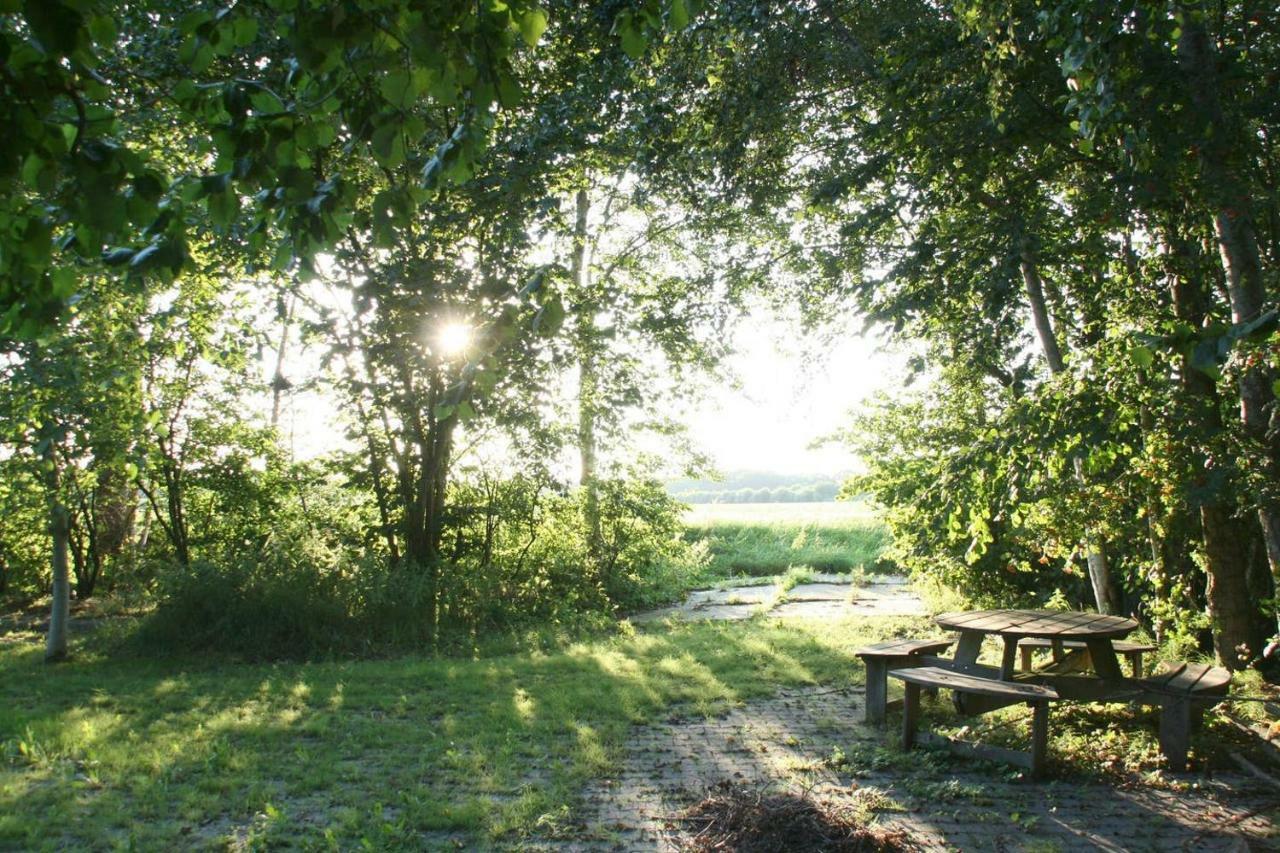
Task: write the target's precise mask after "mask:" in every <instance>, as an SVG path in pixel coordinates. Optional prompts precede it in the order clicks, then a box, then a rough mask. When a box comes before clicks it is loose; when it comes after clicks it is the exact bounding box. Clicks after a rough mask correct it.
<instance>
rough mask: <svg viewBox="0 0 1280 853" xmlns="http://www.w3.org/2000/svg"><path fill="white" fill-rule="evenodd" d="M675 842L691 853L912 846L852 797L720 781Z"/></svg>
mask: <svg viewBox="0 0 1280 853" xmlns="http://www.w3.org/2000/svg"><path fill="white" fill-rule="evenodd" d="M679 822H680V823H681V824H683V826H684V827H685V834H684V835H683V836H682V837H681V838H680V839H679V840H678V841H677V844H678V846H679V848H680V849H681V850H685V851H689V853H715V851H722V850H734V851H737V853H774V851H778V850H824V851H829V852H830V853H876V851H883V853H896V851H905V850H914V849H916V847H915V846H914V845H912V844H911V843H910V842H909V841H908V839H907V837H906V834H905V833H903V832H902V831H901V830H898V831H896V832H895V831H889V830H885V829H881V828H879V827H872V826H871V814H870V813H869V812H867V811H866V810H865V809H863V808H860V807H859V804H858V801H857V800H856V799H854V798H851V797H842V798H836V797H830V796H823V795H821V794H814V793H813V792H811V791H810V792H802V793H794V792H790V791H763V790H758V789H753V788H748V787H744V786H742V785H735V784H733V783H732V782H722V783H720V784H718V785H716V786H715V787H713V788H712V789H711V790H709V791H708V792H707V795H706V796H705V797H704V798H703V799H702V800H701V801H699V802H698V803H697V804H695V805H694V806H692V807H691V808H689V809H686V810H685V812H684V813H683V814H682V815H681V816H680V818H679Z"/></svg>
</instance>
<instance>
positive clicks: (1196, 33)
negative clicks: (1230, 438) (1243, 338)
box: [1177, 3, 1280, 582]
mask: <svg viewBox="0 0 1280 853" xmlns="http://www.w3.org/2000/svg"><path fill="white" fill-rule="evenodd" d="M1177 8H1178V10H1179V11H1180V12H1181V13H1182V17H1183V22H1182V25H1181V26H1182V35H1181V37H1180V38H1179V39H1178V64H1179V66H1180V67H1181V69H1182V72H1183V75H1184V77H1185V79H1186V84H1187V89H1188V91H1189V94H1190V96H1191V102H1192V104H1194V106H1195V108H1196V110H1195V111H1196V117H1197V118H1198V120H1199V121H1200V122H1202V126H1203V128H1204V133H1203V135H1202V139H1201V140H1200V144H1199V155H1200V158H1199V159H1200V179H1201V184H1202V190H1203V193H1204V196H1205V198H1206V199H1207V200H1208V202H1209V204H1210V205H1211V211H1212V217H1213V229H1214V234H1215V236H1216V237H1217V240H1218V250H1219V254H1220V255H1221V259H1222V268H1223V272H1224V273H1225V274H1226V281H1227V298H1228V300H1229V301H1230V303H1231V317H1232V320H1233V321H1234V322H1236V323H1245V322H1249V321H1250V320H1254V319H1256V318H1257V317H1258V316H1259V315H1260V314H1261V313H1262V311H1263V308H1264V306H1265V303H1266V298H1267V292H1266V285H1265V283H1264V280H1263V270H1262V258H1261V255H1260V253H1259V250H1258V236H1257V227H1256V224H1255V222H1254V213H1253V201H1252V197H1251V193H1250V190H1249V184H1248V182H1247V180H1246V179H1245V178H1244V177H1243V176H1242V174H1241V166H1240V165H1239V164H1240V163H1241V162H1242V161H1243V160H1244V159H1245V157H1244V148H1245V146H1246V143H1245V141H1244V139H1243V138H1242V136H1243V134H1242V132H1241V131H1240V129H1238V128H1233V127H1232V123H1231V122H1230V121H1229V120H1228V118H1227V114H1226V111H1225V110H1224V108H1223V104H1222V99H1221V83H1220V80H1219V77H1218V70H1217V67H1216V64H1217V55H1216V54H1217V51H1216V49H1215V47H1214V45H1213V42H1212V40H1211V39H1210V38H1209V33H1208V31H1207V30H1206V29H1205V26H1204V22H1203V20H1202V18H1201V12H1200V10H1199V9H1198V8H1194V7H1189V4H1185V3H1180V4H1178V7H1177ZM1239 390H1240V421H1241V423H1242V424H1243V425H1244V431H1245V434H1246V435H1247V436H1248V437H1249V438H1250V439H1251V440H1252V441H1253V442H1255V444H1256V445H1257V447H1258V448H1259V450H1260V455H1261V458H1262V460H1263V468H1264V470H1263V472H1262V473H1263V479H1264V480H1265V481H1266V482H1275V481H1276V479H1277V473H1278V472H1280V465H1278V462H1280V435H1278V434H1277V431H1269V426H1270V424H1269V420H1270V417H1269V414H1268V411H1269V409H1270V407H1271V406H1272V404H1273V403H1274V401H1275V396H1274V394H1273V393H1272V390H1271V377H1270V376H1269V375H1268V371H1267V370H1266V368H1265V367H1263V366H1262V365H1255V366H1251V367H1249V368H1246V370H1245V372H1244V373H1243V374H1242V375H1241V377H1240V385H1239ZM1269 433H1270V434H1269ZM1255 499H1256V501H1257V512H1258V523H1259V525H1260V526H1261V529H1262V536H1263V541H1264V543H1265V544H1266V550H1267V562H1268V564H1269V565H1270V567H1271V575H1272V578H1273V582H1274V579H1277V578H1280V507H1277V506H1276V504H1275V503H1274V501H1273V500H1272V499H1271V497H1270V496H1269V495H1265V494H1259V495H1256V496H1255Z"/></svg>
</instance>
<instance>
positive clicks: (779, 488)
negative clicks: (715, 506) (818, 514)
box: [667, 472, 844, 504]
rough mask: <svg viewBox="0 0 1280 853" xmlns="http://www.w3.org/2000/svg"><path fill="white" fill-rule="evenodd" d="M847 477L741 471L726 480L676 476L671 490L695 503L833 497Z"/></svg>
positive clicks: (676, 495) (669, 485)
mask: <svg viewBox="0 0 1280 853" xmlns="http://www.w3.org/2000/svg"><path fill="white" fill-rule="evenodd" d="M843 482H844V478H834V477H825V476H795V475H789V474H770V473H765V472H738V473H734V474H730V475H728V476H726V477H725V478H724V479H723V480H720V481H714V480H676V481H673V482H670V483H668V484H667V490H668V491H669V492H670V493H671V495H672V496H673V497H675V498H678V499H679V500H682V501H684V502H686V503H691V504H711V503H724V504H743V503H801V502H810V501H833V500H835V498H836V495H837V494H838V493H839V492H840V486H841V484H842V483H843Z"/></svg>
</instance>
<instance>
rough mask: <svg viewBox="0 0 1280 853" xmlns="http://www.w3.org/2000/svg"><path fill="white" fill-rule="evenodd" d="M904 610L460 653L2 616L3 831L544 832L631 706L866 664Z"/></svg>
mask: <svg viewBox="0 0 1280 853" xmlns="http://www.w3.org/2000/svg"><path fill="white" fill-rule="evenodd" d="M918 631H928V625H927V624H926V623H925V622H924V621H912V620H883V619H881V620H865V619H857V620H849V621H845V622H838V623H832V622H817V623H805V622H790V623H786V624H781V623H777V622H769V621H763V620H752V621H750V622H746V623H703V624H685V625H678V626H673V627H667V626H655V627H654V628H652V629H651V631H650V632H647V633H635V634H622V635H619V636H614V637H607V638H601V639H597V640H591V641H584V642H577V643H567V644H565V645H563V646H562V647H560V648H557V649H555V650H552V651H533V652H523V653H516V654H494V655H490V656H484V655H478V656H476V657H475V658H474V659H430V658H402V659H395V660H374V661H351V662H334V663H315V664H291V665H248V664H235V663H225V662H207V661H206V662H202V661H194V660H188V661H174V660H169V661H144V660H120V659H111V658H108V657H106V656H103V655H100V654H97V653H95V652H94V650H93V649H92V648H90V647H85V646H84V645H83V644H84V643H85V642H90V643H92V642H95V641H94V640H92V639H90V640H89V641H83V640H82V641H81V643H82V646H81V648H79V649H78V650H77V657H76V660H75V661H74V662H72V663H69V664H65V665H60V666H56V667H48V666H45V665H44V664H43V663H42V662H41V659H40V647H39V644H38V642H36V640H35V638H33V637H31V636H30V635H26V636H17V635H10V636H9V637H7V638H0V849H11V848H20V849H65V848H68V847H97V848H102V847H107V848H110V847H120V848H125V847H138V848H143V849H159V848H168V849H173V848H179V847H182V848H190V847H197V848H198V847H222V846H225V845H226V844H227V843H229V842H232V841H234V842H237V843H246V842H247V843H250V844H255V845H257V844H261V845H264V846H266V845H270V844H271V843H272V842H274V841H281V840H287V841H288V843H290V844H294V845H301V846H304V847H316V848H335V849H348V848H352V847H355V846H358V845H361V844H369V845H373V846H375V847H377V848H380V849H383V848H397V847H402V848H419V847H421V846H422V845H423V844H427V845H428V846H431V845H432V844H433V843H439V844H440V845H443V844H445V843H446V842H447V841H449V840H450V839H451V838H456V839H457V840H460V841H462V842H463V843H466V844H468V845H470V844H476V843H483V842H497V843H501V844H516V845H518V844H519V842H520V839H522V838H525V837H528V836H531V835H539V836H544V837H555V836H556V835H557V833H559V832H563V831H564V829H565V827H567V826H568V825H569V824H570V823H571V822H572V816H573V813H574V803H575V798H576V796H577V794H578V792H579V790H580V788H581V785H582V784H583V783H584V782H585V781H586V780H588V779H590V778H593V777H600V776H604V775H607V774H608V773H609V772H610V771H611V770H612V769H613V768H614V767H615V766H616V762H617V760H618V758H619V756H620V747H621V745H622V744H623V742H624V740H625V736H626V733H627V731H628V728H629V727H630V726H631V725H632V724H635V723H643V722H645V721H649V720H653V719H655V718H660V717H661V716H663V715H665V714H667V713H669V712H670V711H671V710H672V709H674V708H677V707H678V708H681V709H682V710H688V711H692V712H704V713H706V712H713V711H716V710H717V709H722V708H724V707H726V706H728V705H730V704H732V703H735V702H738V701H740V700H743V699H745V698H748V697H751V696H756V695H761V694H765V693H768V692H771V691H773V690H774V689H775V688H777V687H779V686H783V685H799V684H813V683H833V684H848V683H850V682H853V681H860V680H861V677H862V675H861V666H859V665H857V663H856V661H855V659H854V658H853V657H852V654H851V653H852V651H853V650H854V649H855V648H856V647H857V646H858V645H860V644H861V643H863V642H866V641H868V640H871V639H881V638H883V637H886V636H890V635H892V634H894V633H911V632H918ZM436 832H439V833H441V834H440V835H439V836H434V835H432V834H431V833H436ZM449 834H452V836H451V835H449ZM433 838H434V839H435V842H433V841H432V840H431V839H433Z"/></svg>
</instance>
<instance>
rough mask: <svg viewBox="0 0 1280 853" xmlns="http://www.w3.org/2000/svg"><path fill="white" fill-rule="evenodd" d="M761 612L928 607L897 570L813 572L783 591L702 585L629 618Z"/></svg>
mask: <svg viewBox="0 0 1280 853" xmlns="http://www.w3.org/2000/svg"><path fill="white" fill-rule="evenodd" d="M759 614H765V615H768V616H776V617H783V618H785V617H805V618H831V619H835V618H838V617H841V616H923V615H924V614H925V608H924V605H923V604H922V603H921V602H920V598H919V597H918V596H917V595H916V594H915V593H914V592H913V591H912V590H911V587H910V586H909V585H908V583H907V579H906V578H903V577H899V576H897V575H876V576H874V577H873V579H872V580H871V581H870V582H869V583H865V584H861V583H860V584H851V583H850V582H849V578H848V576H847V575H815V576H814V578H813V580H812V581H811V582H809V583H803V584H799V585H797V586H794V587H792V588H791V589H789V590H784V589H783V587H782V585H781V584H763V585H760V586H744V587H737V588H735V589H704V590H699V591H697V592H693V593H690V594H689V597H688V599H686V600H685V602H684V603H683V604H680V605H677V606H675V607H664V608H662V609H660V610H651V611H649V612H647V613H639V614H636V615H635V616H632V617H631V620H632V621H633V622H653V621H657V620H662V619H678V620H694V619H720V620H734V619H749V618H751V617H752V616H756V615H759Z"/></svg>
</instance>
